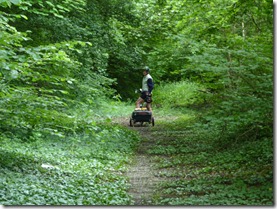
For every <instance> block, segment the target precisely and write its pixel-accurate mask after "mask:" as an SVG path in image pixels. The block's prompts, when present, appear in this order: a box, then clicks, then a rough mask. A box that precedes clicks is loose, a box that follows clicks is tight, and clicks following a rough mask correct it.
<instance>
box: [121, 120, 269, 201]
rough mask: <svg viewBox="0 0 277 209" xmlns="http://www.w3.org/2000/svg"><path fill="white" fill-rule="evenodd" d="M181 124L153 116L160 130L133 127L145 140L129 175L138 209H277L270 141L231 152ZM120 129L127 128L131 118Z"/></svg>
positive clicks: (235, 146)
mask: <svg viewBox="0 0 277 209" xmlns="http://www.w3.org/2000/svg"><path fill="white" fill-rule="evenodd" d="M179 119H180V118H178V117H174V116H170V117H167V118H165V117H161V116H159V115H158V116H155V121H156V125H155V126H154V127H152V126H151V125H148V124H145V125H144V126H143V127H140V126H135V127H130V129H132V130H134V131H138V132H139V134H140V136H141V138H142V140H141V143H140V145H139V147H138V148H137V151H136V155H135V156H134V158H133V161H132V163H131V165H130V168H129V169H128V171H127V173H126V175H127V177H128V178H129V180H130V189H129V194H130V195H132V196H133V203H134V205H144V206H145V205H231V206H236V205H252V206H253V205H254V206H260V205H273V183H272V179H273V177H272V176H273V174H272V171H273V165H272V164H270V163H267V164H266V163H263V162H270V160H271V158H272V156H265V155H264V152H263V151H262V150H263V149H270V147H272V141H270V140H268V139H264V140H260V141H257V142H255V144H254V143H252V142H244V143H242V144H230V145H229V146H228V147H222V146H217V144H216V143H215V142H214V141H213V140H211V139H209V138H205V137H203V138H202V139H199V138H194V135H195V133H193V132H192V130H191V129H190V128H186V127H185V126H180V125H178V123H180V120H179ZM116 123H120V124H122V125H124V126H129V118H128V117H125V118H118V119H117V121H116Z"/></svg>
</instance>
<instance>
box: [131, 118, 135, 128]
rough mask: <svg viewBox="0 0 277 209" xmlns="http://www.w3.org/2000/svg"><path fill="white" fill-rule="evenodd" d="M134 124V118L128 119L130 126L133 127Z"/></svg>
mask: <svg viewBox="0 0 277 209" xmlns="http://www.w3.org/2000/svg"><path fill="white" fill-rule="evenodd" d="M134 125H135V122H134V120H133V119H130V126H131V127H134Z"/></svg>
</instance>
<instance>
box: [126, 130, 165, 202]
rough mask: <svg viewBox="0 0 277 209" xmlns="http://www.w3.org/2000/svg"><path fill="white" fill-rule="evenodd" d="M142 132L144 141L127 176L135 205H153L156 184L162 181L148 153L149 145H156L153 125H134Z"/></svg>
mask: <svg viewBox="0 0 277 209" xmlns="http://www.w3.org/2000/svg"><path fill="white" fill-rule="evenodd" d="M132 129H136V130H137V131H139V132H140V135H141V137H142V142H141V144H140V146H139V148H138V150H137V153H136V157H135V158H134V160H133V162H132V164H131V166H130V168H129V170H128V172H127V176H128V177H129V179H130V184H131V188H130V191H129V193H130V195H132V196H133V197H134V201H135V203H134V204H135V205H151V204H152V199H153V195H154V192H155V191H156V186H157V185H156V184H157V183H158V182H159V181H160V179H159V178H157V177H155V167H154V162H153V159H152V157H151V156H150V155H149V154H148V153H147V150H148V149H149V147H151V146H152V145H154V140H153V138H152V137H151V133H150V129H151V127H133V128H132Z"/></svg>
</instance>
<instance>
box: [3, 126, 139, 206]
mask: <svg viewBox="0 0 277 209" xmlns="http://www.w3.org/2000/svg"><path fill="white" fill-rule="evenodd" d="M138 141H139V139H138V136H137V134H135V133H134V132H131V131H129V130H127V129H122V128H121V127H117V126H110V125H105V126H103V125H98V126H95V129H94V130H91V131H90V132H89V133H88V134H83V135H78V136H71V137H66V138H64V139H63V140H61V139H58V138H56V137H49V136H48V137H47V138H41V139H40V140H36V141H33V142H29V143H22V142H21V140H18V139H17V140H16V139H12V140H11V139H8V138H2V139H1V154H0V162H1V166H0V171H1V172H0V173H1V174H0V176H1V178H0V179H1V186H0V188H1V189H0V203H1V204H2V205H128V204H131V203H132V201H131V199H130V196H129V195H128V194H127V189H128V182H127V179H126V178H125V177H123V176H122V172H124V171H125V170H126V167H125V165H126V163H127V162H128V161H129V158H130V153H132V151H133V149H134V147H136V146H137V143H138Z"/></svg>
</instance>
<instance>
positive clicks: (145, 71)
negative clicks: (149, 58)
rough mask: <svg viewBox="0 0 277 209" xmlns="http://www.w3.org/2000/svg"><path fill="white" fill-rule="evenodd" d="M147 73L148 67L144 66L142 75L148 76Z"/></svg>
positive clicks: (148, 71)
mask: <svg viewBox="0 0 277 209" xmlns="http://www.w3.org/2000/svg"><path fill="white" fill-rule="evenodd" d="M149 73H150V69H149V67H148V66H145V67H144V68H143V75H147V74H149Z"/></svg>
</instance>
